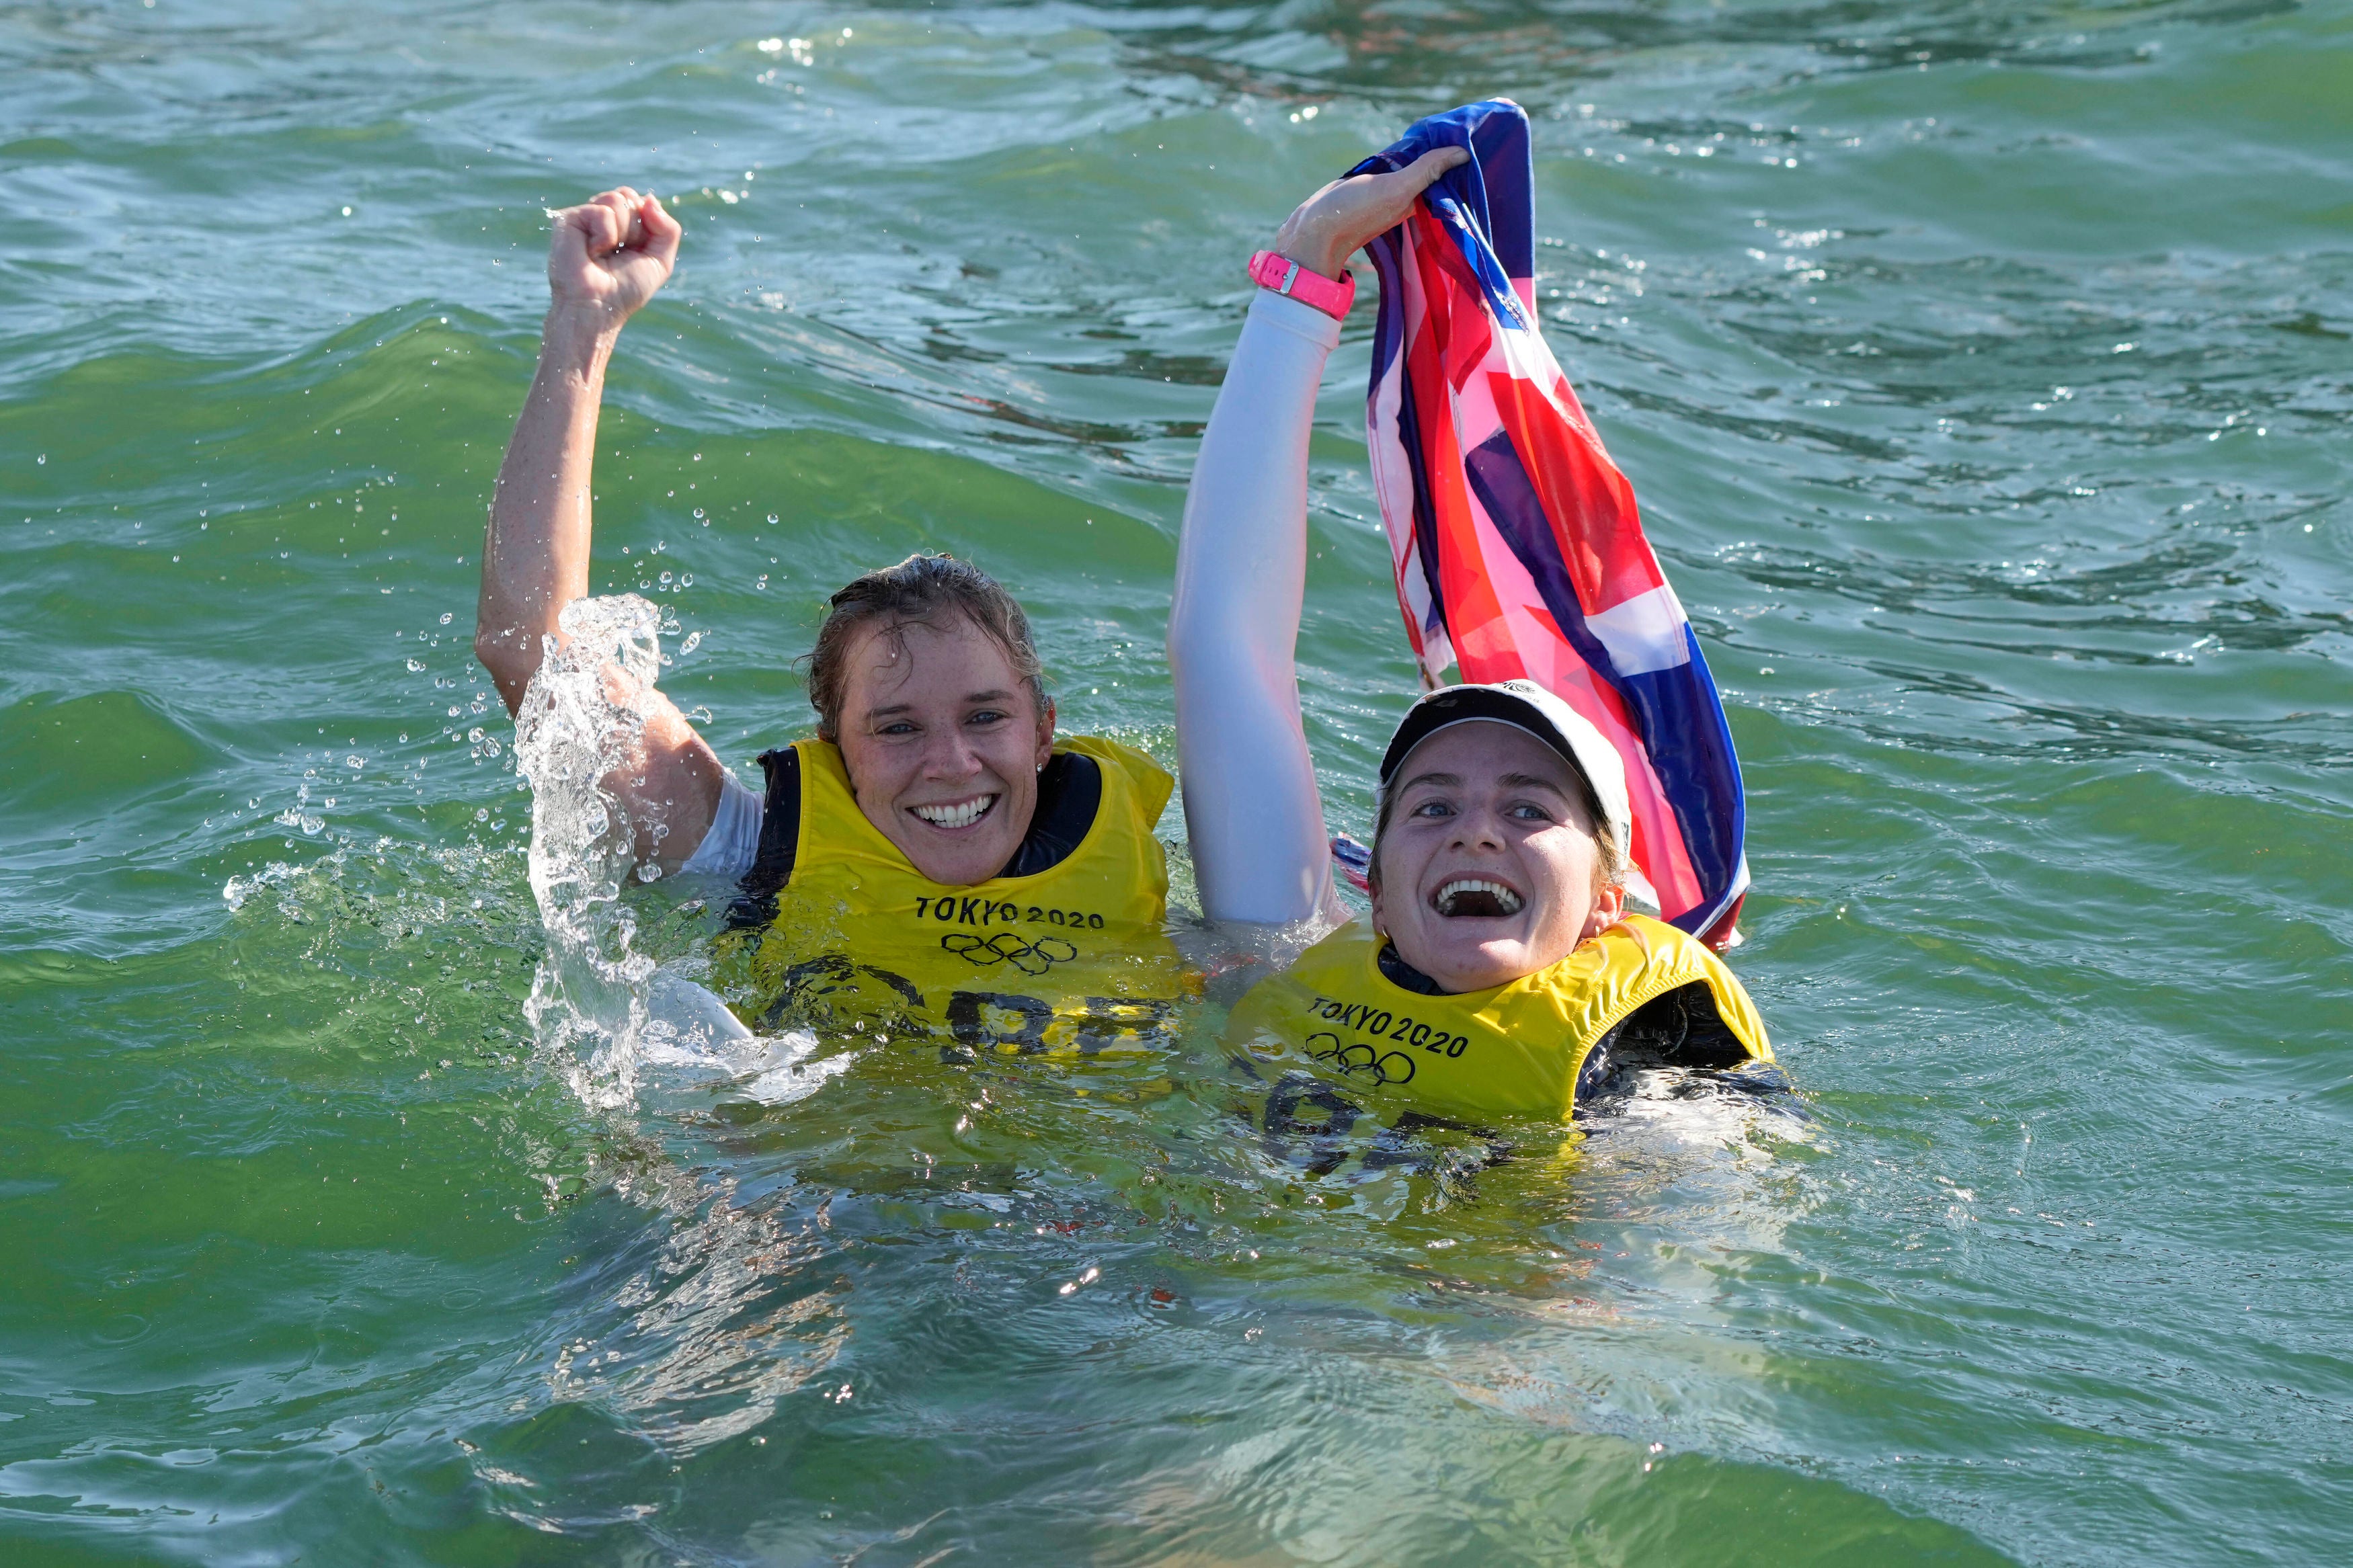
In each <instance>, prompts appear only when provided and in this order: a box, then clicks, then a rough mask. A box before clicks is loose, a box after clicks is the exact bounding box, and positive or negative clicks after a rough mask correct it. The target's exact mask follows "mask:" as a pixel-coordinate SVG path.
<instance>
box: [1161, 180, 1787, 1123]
mask: <svg viewBox="0 0 2353 1568" xmlns="http://www.w3.org/2000/svg"><path fill="white" fill-rule="evenodd" d="M1465 157H1466V154H1465V153H1463V152H1462V151H1461V149H1459V148H1446V149H1442V150H1440V151H1436V152H1432V153H1428V154H1426V155H1425V156H1423V157H1422V158H1420V159H1419V160H1418V161H1417V162H1416V163H1412V164H1409V165H1408V166H1407V167H1406V168H1404V169H1401V170H1398V171H1397V172H1395V173H1391V174H1366V175H1360V176H1357V177H1356V178H1352V179H1347V180H1342V181H1336V182H1335V183H1334V184H1330V185H1327V186H1325V187H1324V189H1323V190H1321V191H1319V192H1317V193H1316V194H1315V195H1313V196H1311V197H1310V198H1309V199H1308V200H1307V201H1306V202H1305V203H1303V205H1301V206H1300V207H1299V208H1298V210H1297V211H1295V212H1293V214H1292V216H1291V217H1290V219H1289V220H1288V221H1287V222H1285V223H1284V225H1283V226H1282V230H1281V231H1280V232H1279V233H1278V234H1277V236H1276V237H1275V243H1274V249H1275V255H1276V256H1277V258H1279V259H1278V260H1277V262H1276V263H1275V264H1274V265H1272V266H1271V268H1261V267H1258V266H1255V265H1254V267H1253V268H1252V272H1253V276H1254V277H1257V278H1259V279H1261V282H1262V284H1264V285H1265V286H1264V287H1261V290H1260V291H1259V293H1258V294H1257V296H1256V297H1255V299H1254V300H1252V302H1251V305H1250V318H1249V321H1248V322H1247V324H1245V326H1244V327H1243V329H1242V336H1241V342H1240V344H1239V346H1238V347H1237V348H1236V349H1235V352H1234V357H1233V362H1232V363H1231V364H1230V365H1229V368H1228V370H1227V373H1226V379H1225V384H1224V387H1223V389H1222V390H1221V391H1220V392H1219V397H1218V403H1217V407H1216V410H1215V412H1214V413H1213V415H1212V416H1211V417H1210V421H1209V426H1208V431H1207V432H1206V433H1205V434H1204V436H1203V437H1202V442H1201V452H1200V457H1199V459H1198V463H1197V464H1196V466H1195V468H1194V478H1193V484H1192V489H1191V492H1190V494H1189V496H1188V497H1187V502H1186V508H1185V523H1184V533H1183V537H1182V540H1181V542H1180V544H1179V547H1178V552H1177V567H1176V597H1175V602H1174V605H1172V608H1171V612H1170V617H1169V629H1168V657H1169V664H1170V666H1171V668H1172V671H1173V673H1174V675H1175V678H1176V721H1177V735H1178V747H1179V751H1180V752H1181V756H1182V762H1183V773H1184V780H1185V816H1186V820H1187V825H1188V826H1189V829H1190V835H1191V841H1192V850H1193V858H1194V865H1195V868H1196V871H1197V873H1198V878H1199V882H1200V889H1201V899H1202V905H1203V912H1204V913H1205V914H1206V915H1208V917H1209V918H1210V919H1211V920H1212V921H1227V922H1237V923H1240V924H1241V925H1244V926H1251V927H1258V928H1261V930H1263V929H1265V928H1272V929H1273V930H1275V931H1278V932H1289V933H1293V941H1292V942H1290V943H1289V944H1288V945H1289V947H1290V948H1291V949H1292V950H1293V951H1296V949H1297V947H1298V946H1299V945H1300V943H1302V942H1305V941H1307V940H1308V939H1309V938H1312V937H1314V936H1315V935H1317V934H1318V933H1319V932H1322V931H1330V934H1329V935H1324V937H1323V939H1322V940H1321V941H1317V942H1314V944H1313V945H1310V946H1307V947H1306V949H1305V951H1304V952H1300V953H1299V954H1298V956H1297V957H1296V959H1295V960H1293V961H1292V962H1291V963H1289V964H1288V965H1287V967H1285V968H1284V969H1283V970H1282V973H1276V974H1273V975H1271V976H1270V977H1268V978H1266V979H1264V980H1261V982H1260V983H1259V984H1257V985H1256V987H1255V988H1253V989H1252V990H1251V991H1250V993H1249V994H1248V995H1246V996H1245V997H1244V998H1243V999H1242V1001H1241V1003H1240V1005H1239V1006H1238V1007H1237V1008H1236V1010H1235V1013H1234V1016H1233V1019H1232V1022H1231V1025H1230V1029H1229V1038H1230V1039H1231V1041H1232V1042H1233V1044H1234V1045H1235V1046H1236V1047H1238V1050H1239V1052H1240V1055H1239V1056H1238V1058H1237V1059H1240V1060H1244V1061H1245V1062H1246V1063H1247V1062H1248V1061H1249V1060H1250V1059H1253V1058H1254V1059H1255V1061H1256V1062H1257V1063H1258V1064H1259V1065H1258V1066H1257V1067H1254V1068H1252V1070H1253V1071H1259V1070H1261V1068H1267V1069H1271V1071H1270V1072H1269V1073H1268V1076H1271V1077H1273V1078H1274V1079H1276V1082H1275V1088H1274V1090H1273V1093H1272V1095H1271V1098H1270V1099H1269V1100H1268V1104H1267V1108H1266V1115H1267V1123H1268V1131H1270V1132H1271V1133H1272V1132H1278V1131H1291V1130H1298V1131H1330V1132H1337V1131H1344V1130H1345V1126H1346V1125H1347V1123H1349V1122H1352V1121H1355V1120H1356V1116H1357V1115H1358V1113H1359V1111H1360V1110H1363V1109H1366V1107H1369V1106H1386V1107H1387V1108H1388V1110H1390V1112H1391V1113H1392V1114H1391V1116H1390V1117H1389V1118H1387V1120H1389V1121H1390V1122H1391V1125H1392V1126H1393V1127H1398V1126H1406V1127H1409V1126H1414V1125H1424V1126H1426V1125H1430V1123H1431V1122H1432V1121H1446V1122H1451V1123H1455V1124H1460V1121H1459V1120H1458V1119H1469V1120H1471V1121H1489V1120H1492V1119H1494V1118H1499V1117H1513V1116H1516V1117H1530V1116H1534V1117H1545V1118H1559V1119H1563V1120H1566V1119H1567V1117H1569V1116H1570V1115H1571V1114H1572V1112H1573V1111H1574V1110H1575V1109H1576V1108H1577V1104H1578V1103H1579V1100H1581V1099H1583V1100H1590V1099H1591V1098H1592V1096H1593V1093H1594V1091H1595V1089H1596V1088H1597V1087H1598V1086H1599V1084H1600V1083H1601V1082H1602V1081H1603V1080H1604V1079H1605V1078H1606V1076H1607V1075H1608V1073H1609V1064H1610V1063H1611V1062H1612V1061H1613V1059H1614V1060H1616V1061H1620V1062H1623V1061H1626V1060H1628V1059H1651V1060H1665V1061H1671V1062H1673V1063H1676V1064H1679V1065H1684V1066H1693V1067H1730V1066H1735V1065H1737V1064H1739V1063H1741V1062H1744V1061H1747V1060H1750V1059H1752V1058H1762V1059H1765V1060H1770V1059H1771V1053H1770V1049H1769V1047H1767V1042H1766V1038H1765V1031H1764V1027H1763V1026H1762V1024H1761V1023H1760V1022H1759V1021H1758V1019H1757V1014H1756V1011H1755V1009H1754V1007H1753V1006H1752V1005H1750V1003H1749V1000H1748V996H1747V994H1746V992H1745V991H1744V990H1743V989H1742V987H1741V984H1740V983H1739V981H1738V980H1736V978H1734V976H1733V974H1732V973H1731V971H1730V970H1728V969H1726V968H1725V966H1724V965H1723V963H1720V962H1719V961H1718V960H1717V959H1716V957H1715V954H1714V953H1712V952H1709V951H1708V950H1707V949H1706V948H1705V947H1704V946H1703V945H1701V944H1700V943H1699V942H1696V941H1694V940H1693V939H1692V938H1691V937H1689V936H1687V935H1685V934H1684V933H1683V931H1678V930H1676V929H1675V928H1674V927H1672V926H1669V925H1666V924H1663V923H1662V922H1660V921H1654V920H1651V919H1648V918H1646V917H1643V916H1641V915H1637V914H1630V913H1628V912H1627V911H1626V910H1625V907H1624V900H1625V893H1624V889H1623V888H1622V886H1621V885H1620V878H1621V876H1622V873H1623V868H1624V866H1625V852H1626V847H1627V846H1628V844H1629V843H1630V824H1629V808H1628V804H1627V789H1626V776H1625V771H1624V765H1623V763H1622V762H1621V761H1620V757H1619V755H1618V753H1617V752H1616V750H1615V749H1614V748H1613V747H1612V746H1611V745H1610V744H1609V742H1608V741H1607V740H1606V739H1605V738H1604V737H1603V736H1602V734H1601V732H1600V731H1599V730H1597V729H1596V728H1594V727H1593V726H1592V725H1591V724H1590V723H1588V722H1587V721H1585V720H1584V719H1582V718H1580V717H1579V716H1578V715H1577V713H1576V711H1575V710H1572V709H1571V708H1570V707H1569V705H1568V704H1567V703H1566V702H1564V701H1562V700H1560V699H1559V698H1557V697H1556V696H1554V695H1553V694H1552V693H1550V692H1547V691H1546V690H1544V689H1542V688H1540V687H1537V686H1535V685H1534V684H1533V683H1530V682H1526V681H1509V682H1504V683H1499V684H1495V685H1486V686H1455V687H1449V688H1446V689H1441V690H1438V691H1434V692H1430V693H1429V694H1427V695H1425V696H1423V697H1422V698H1421V699H1420V700H1418V701H1416V702H1415V703H1414V704H1413V705H1412V706H1411V707H1410V708H1409V709H1408V710H1407V711H1406V714H1405V716H1404V718H1403V720H1402V721H1400V722H1399V723H1398V727H1397V731H1396V733H1395V735H1394V736H1393V738H1392V739H1391V740H1390V742H1389V743H1388V748H1387V750H1386V752H1384V754H1383V756H1382V759H1381V763H1380V770H1379V775H1378V779H1377V791H1378V795H1377V803H1378V804H1377V814H1376V826H1375V829H1374V839H1373V850H1372V861H1371V866H1370V870H1369V879H1370V882H1371V890H1372V909H1371V912H1370V915H1369V918H1368V919H1365V920H1359V921H1348V919H1347V914H1346V911H1345V909H1344V908H1343V907H1342V905H1341V904H1340V902H1339V900H1338V898H1337V896H1336V894H1335V889H1334V888H1333V883H1332V875H1331V858H1330V854H1329V849H1328V845H1329V840H1328V838H1327V837H1326V830H1325V826H1324V809H1323V802H1322V799H1321V795H1320V794H1319V791H1318V789H1317V786H1316V780H1315V769H1314V762H1313V760H1312V759H1311V758H1310V757H1309V755H1308V750H1307V742H1306V736H1305V734H1304V731H1303V728H1302V724H1301V719H1300V707H1299V691H1298V678H1297V672H1296V668H1295V665H1294V651H1295V646H1296V643H1297V640H1298V634H1299V621H1300V612H1301V607H1302V599H1303V594H1304V590H1305V576H1306V553H1307V551H1306V533H1307V515H1306V500H1307V447H1308V437H1309V435H1310V431H1311V427H1312V425H1313V420H1314V402H1315V394H1316V388H1317V385H1318V384H1319V383H1320V381H1321V380H1322V377H1323V373H1324V361H1325V359H1326V357H1327V356H1328V355H1329V354H1330V353H1331V352H1332V349H1333V347H1334V346H1335V344H1336V343H1337V342H1339V337H1340V322H1339V320H1338V319H1337V315H1336V314H1335V313H1334V312H1337V313H1341V314H1344V313H1345V310H1346V308H1347V300H1348V294H1347V290H1346V289H1345V287H1344V279H1345V272H1344V268H1345V262H1346V260H1347V258H1348V257H1349V256H1350V255H1351V254H1352V253H1354V252H1355V251H1356V249H1357V247H1360V246H1361V245H1363V244H1364V243H1365V242H1366V240H1369V239H1371V238H1372V237H1375V236H1376V235H1378V234H1380V233H1382V232H1384V231H1385V230H1387V229H1388V228H1389V227H1391V226H1394V225H1396V224H1397V223H1398V222H1399V221H1401V220H1402V219H1403V218H1404V216H1406V214H1407V213H1408V211H1409V209H1410V208H1411V206H1412V204H1413V202H1414V201H1415V199H1416V198H1417V197H1418V196H1419V195H1420V194H1421V192H1422V191H1423V190H1424V189H1425V188H1427V187H1428V186H1429V184H1430V182H1432V181H1433V180H1435V179H1437V178H1438V176H1439V175H1440V174H1442V173H1443V172H1445V171H1446V170H1447V169H1450V168H1452V167H1454V166H1455V165H1457V164H1459V163H1461V162H1463V161H1464V159H1465ZM1319 279H1320V280H1321V282H1322V284H1323V287H1321V288H1317V287H1316V286H1315V285H1316V283H1317V282H1318V280H1319ZM1277 289H1281V290H1282V291H1281V292H1278V291H1277ZM1306 298H1321V299H1323V300H1324V301H1325V306H1326V308H1325V309H1318V308H1317V307H1316V306H1315V305H1311V304H1308V303H1305V302H1303V300H1304V299H1306ZM1335 924H1337V925H1338V926H1339V929H1338V930H1336V931H1331V928H1332V927H1333V926H1334V925H1335ZM1257 945H1261V946H1263V945H1265V944H1264V943H1259V944H1257ZM1284 945H1285V944H1284V943H1282V942H1276V943H1275V944H1274V946H1275V948H1276V950H1277V951H1278V952H1281V951H1282V949H1283V947H1284ZM1285 1068H1290V1069H1292V1070H1288V1071H1286V1070H1284V1069H1285ZM1343 1088H1345V1089H1346V1091H1347V1094H1348V1096H1351V1097H1354V1099H1350V1098H1343V1096H1342V1094H1341V1092H1340V1091H1341V1089H1343ZM1355 1100H1364V1101H1365V1102H1366V1105H1365V1106H1359V1105H1358V1104H1356V1103H1355ZM1309 1105H1313V1106H1316V1107H1320V1108H1321V1110H1322V1112H1323V1113H1324V1117H1325V1120H1324V1121H1321V1122H1320V1123H1309V1122H1305V1121H1302V1120H1301V1115H1302V1111H1303V1108H1304V1107H1306V1106H1309ZM1408 1119H1410V1120H1408Z"/></svg>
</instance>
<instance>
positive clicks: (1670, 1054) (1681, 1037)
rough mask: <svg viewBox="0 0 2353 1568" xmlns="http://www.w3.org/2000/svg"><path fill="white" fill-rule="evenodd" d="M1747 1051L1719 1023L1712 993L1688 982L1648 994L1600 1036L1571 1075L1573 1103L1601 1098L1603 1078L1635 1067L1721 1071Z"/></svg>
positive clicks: (1745, 1058) (1704, 986)
mask: <svg viewBox="0 0 2353 1568" xmlns="http://www.w3.org/2000/svg"><path fill="white" fill-rule="evenodd" d="M1748 1059H1749V1058H1748V1049H1747V1047H1745V1046H1743V1045H1742V1044H1741V1043H1740V1039H1739V1037H1738V1036H1736V1035H1735V1034H1734V1033H1733V1032H1732V1031H1731V1030H1730V1029H1728V1028H1726V1027H1725V1023H1724V1020H1723V1019H1722V1018H1721V1017H1719V1016H1717V1014H1716V1010H1715V992H1713V991H1711V990H1709V989H1708V986H1707V982H1706V981H1704V980H1694V981H1693V982H1692V983H1691V984H1688V985H1679V986H1677V987H1676V988H1675V989H1674V990H1672V991H1670V992H1668V993H1666V994H1664V995H1662V996H1653V997H1651V999H1650V1000H1649V1001H1648V1002H1645V1003H1643V1004H1642V1005H1641V1006H1640V1007H1637V1008H1635V1009H1634V1011H1633V1012H1632V1013H1631V1014H1630V1015H1628V1016H1627V1017H1626V1018H1625V1019H1623V1020H1622V1021H1621V1022H1620V1024H1619V1025H1618V1026H1617V1027H1616V1028H1614V1029H1612V1030H1610V1031H1609V1033H1608V1034H1606V1035H1604V1036H1602V1037H1601V1038H1600V1040H1599V1042H1598V1043H1596V1044H1595V1046H1594V1047H1593V1049H1592V1050H1591V1051H1589V1052H1588V1053H1587V1055H1586V1058H1585V1066H1584V1067H1583V1068H1581V1069H1579V1071H1578V1072H1577V1099H1576V1101H1575V1103H1576V1106H1577V1109H1578V1110H1583V1109H1584V1108H1585V1106H1586V1102H1587V1100H1588V1099H1595V1100H1599V1099H1606V1098H1607V1097H1608V1086H1609V1080H1610V1079H1613V1078H1615V1077H1617V1076H1618V1075H1619V1074H1620V1073H1621V1072H1626V1071H1630V1070H1632V1069H1634V1068H1655V1067H1677V1068H1701V1069H1704V1070H1713V1071H1719V1072H1720V1071H1723V1070H1725V1069H1726V1068H1736V1067H1741V1066H1744V1065H1745V1064H1746V1062H1747V1061H1748Z"/></svg>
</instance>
